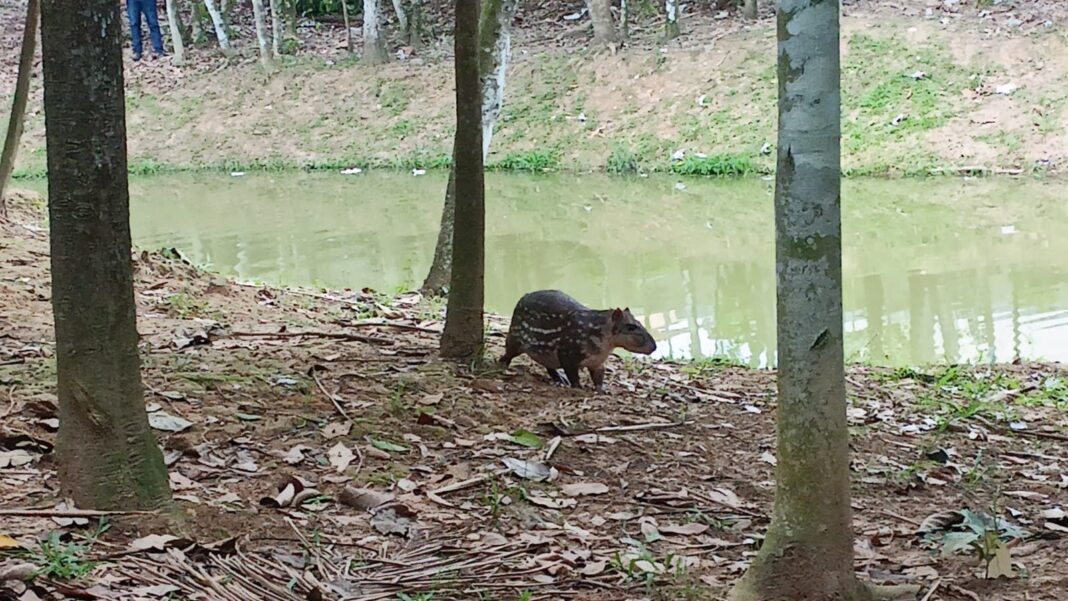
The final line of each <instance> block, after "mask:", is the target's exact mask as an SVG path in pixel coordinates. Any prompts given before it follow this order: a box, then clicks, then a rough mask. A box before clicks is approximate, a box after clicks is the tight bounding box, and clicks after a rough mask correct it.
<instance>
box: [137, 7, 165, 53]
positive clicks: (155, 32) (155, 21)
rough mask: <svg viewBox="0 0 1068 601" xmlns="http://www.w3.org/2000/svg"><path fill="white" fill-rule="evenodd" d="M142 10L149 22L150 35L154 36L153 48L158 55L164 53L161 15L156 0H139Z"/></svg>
mask: <svg viewBox="0 0 1068 601" xmlns="http://www.w3.org/2000/svg"><path fill="white" fill-rule="evenodd" d="M138 1H139V2H141V10H142V11H143V12H144V13H145V21H146V22H148V35H149V36H150V37H151V38H152V50H154V51H155V53H156V55H157V56H162V55H163V35H162V34H161V33H160V31H159V16H158V15H157V14H156V0H138Z"/></svg>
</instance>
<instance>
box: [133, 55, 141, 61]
mask: <svg viewBox="0 0 1068 601" xmlns="http://www.w3.org/2000/svg"><path fill="white" fill-rule="evenodd" d="M133 59H134V62H135V63H136V62H137V61H139V60H141V55H140V54H135V55H133Z"/></svg>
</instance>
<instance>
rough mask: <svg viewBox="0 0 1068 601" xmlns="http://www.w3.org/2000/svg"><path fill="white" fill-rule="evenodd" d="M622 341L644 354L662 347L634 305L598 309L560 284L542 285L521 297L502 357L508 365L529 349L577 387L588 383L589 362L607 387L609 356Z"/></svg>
mask: <svg viewBox="0 0 1068 601" xmlns="http://www.w3.org/2000/svg"><path fill="white" fill-rule="evenodd" d="M620 347H622V348H625V349H627V350H628V351H630V352H632V353H641V354H643V355H648V354H650V353H652V352H653V351H655V350H656V341H655V340H653V337H652V336H650V335H649V332H647V331H646V330H645V328H643V327H642V324H640V323H638V320H636V319H634V316H633V315H631V313H630V309H629V308H627V309H618V308H617V309H605V310H595V309H590V308H588V307H586V306H585V305H583V304H582V303H580V302H578V301H577V300H575V299H573V298H571V297H570V296H568V295H566V294H564V293H563V292H560V291H559V290H539V291H537V292H529V293H527V294H524V295H523V298H521V299H519V302H518V303H516V305H515V310H514V311H513V312H512V324H511V326H510V327H509V328H508V338H507V340H506V341H505V350H504V356H503V357H501V360H500V362H501V365H502V366H504V367H508V365H509V364H510V363H511V362H512V359H515V358H516V357H518V356H519V355H522V354H524V353H526V354H527V355H529V356H530V358H531V359H533V360H534V361H537V362H538V363H540V364H541V365H542V366H544V367H545V369H546V370H548V372H549V377H550V378H552V380H553V381H554V382H558V383H561V384H563V383H564V382H563V381H562V380H561V379H560V374H559V372H557V370H558V369H560V368H563V370H564V373H565V374H566V375H567V380H568V382H569V383H570V384H571V386H572V387H574V388H581V387H582V385H581V384H580V383H579V369H581V368H583V367H585V368H586V369H588V370H589V372H590V379H592V380H593V384H594V387H595V388H596V389H597V390H598V391H601V390H603V387H604V362H605V361H606V360H607V359H608V355H610V354H612V350H613V349H616V348H620Z"/></svg>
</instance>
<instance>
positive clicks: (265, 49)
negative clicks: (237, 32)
mask: <svg viewBox="0 0 1068 601" xmlns="http://www.w3.org/2000/svg"><path fill="white" fill-rule="evenodd" d="M265 12H266V11H264V10H263V0H252V14H253V17H254V19H255V21H256V42H257V43H259V45H260V62H261V63H263V68H264V69H266V70H268V71H270V70H271V67H272V66H273V61H272V60H271V46H270V42H268V41H267V16H266V15H265V14H264V13H265Z"/></svg>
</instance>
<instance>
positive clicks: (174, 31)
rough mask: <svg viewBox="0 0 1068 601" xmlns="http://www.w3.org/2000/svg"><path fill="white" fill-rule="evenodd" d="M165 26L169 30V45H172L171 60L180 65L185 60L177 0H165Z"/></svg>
mask: <svg viewBox="0 0 1068 601" xmlns="http://www.w3.org/2000/svg"><path fill="white" fill-rule="evenodd" d="M167 26H168V27H170V30H171V46H174V58H172V59H171V62H172V63H173V64H175V65H180V64H182V63H183V62H185V44H184V43H183V42H182V21H181V19H179V17H178V0H167Z"/></svg>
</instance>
